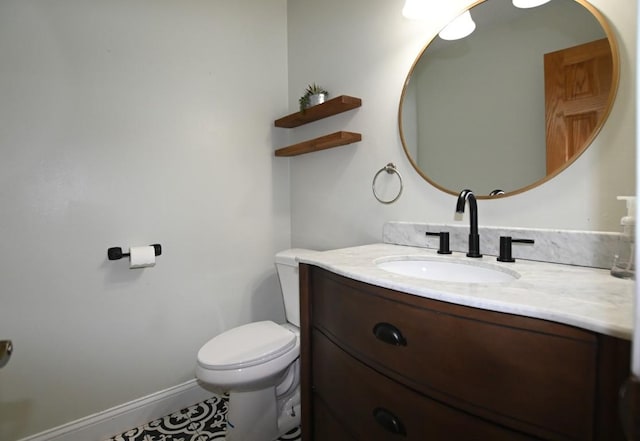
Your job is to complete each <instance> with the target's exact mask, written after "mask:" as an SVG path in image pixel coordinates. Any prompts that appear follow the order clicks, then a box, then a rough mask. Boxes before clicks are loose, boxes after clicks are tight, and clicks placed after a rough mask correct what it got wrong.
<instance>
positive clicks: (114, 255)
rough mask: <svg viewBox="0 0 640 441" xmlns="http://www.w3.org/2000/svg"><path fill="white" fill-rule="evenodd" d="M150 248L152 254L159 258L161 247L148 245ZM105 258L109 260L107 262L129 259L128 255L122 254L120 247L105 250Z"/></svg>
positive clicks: (155, 244) (156, 244)
mask: <svg viewBox="0 0 640 441" xmlns="http://www.w3.org/2000/svg"><path fill="white" fill-rule="evenodd" d="M150 246H152V247H153V250H154V254H155V255H156V256H159V255H161V254H162V246H160V244H158V243H154V244H153V245H150ZM107 257H108V258H109V260H118V259H122V258H123V257H129V253H123V252H122V248H120V247H112V248H109V249H108V250H107Z"/></svg>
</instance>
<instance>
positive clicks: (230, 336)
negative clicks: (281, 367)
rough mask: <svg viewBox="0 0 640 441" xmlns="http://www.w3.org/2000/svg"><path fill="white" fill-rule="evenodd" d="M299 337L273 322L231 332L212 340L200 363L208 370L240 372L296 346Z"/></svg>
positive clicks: (201, 350)
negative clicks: (233, 370)
mask: <svg viewBox="0 0 640 441" xmlns="http://www.w3.org/2000/svg"><path fill="white" fill-rule="evenodd" d="M296 339H297V337H296V335H295V334H294V333H293V332H291V331H290V330H288V329H286V328H284V327H282V326H280V325H278V324H277V323H274V322H272V321H263V322H254V323H249V324H246V325H242V326H238V327H237V328H233V329H230V330H228V331H225V332H223V333H222V334H220V335H217V336H215V337H213V338H212V339H211V340H209V341H208V342H207V343H206V344H205V345H204V346H203V347H202V348H201V349H200V351H199V352H198V363H200V365H201V366H203V367H205V368H209V369H238V368H244V367H249V366H254V365H256V364H260V363H264V362H265V361H269V360H273V359H274V358H277V357H279V356H280V355H282V354H284V353H285V352H287V351H289V350H290V349H291V348H293V347H294V346H295V345H296Z"/></svg>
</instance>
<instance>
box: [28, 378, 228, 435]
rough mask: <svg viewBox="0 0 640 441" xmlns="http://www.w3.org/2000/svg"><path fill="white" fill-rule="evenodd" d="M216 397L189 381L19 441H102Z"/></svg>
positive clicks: (194, 382) (196, 383)
mask: <svg viewBox="0 0 640 441" xmlns="http://www.w3.org/2000/svg"><path fill="white" fill-rule="evenodd" d="M213 395H215V393H214V392H211V391H209V390H207V389H204V388H203V387H202V386H200V384H199V383H198V382H197V381H196V380H190V381H187V382H186V383H183V384H179V385H177V386H174V387H170V388H169V389H165V390H162V391H160V392H156V393H153V394H151V395H147V396H146V397H142V398H139V399H137V400H133V401H130V402H128V403H125V404H121V405H119V406H116V407H112V408H111V409H107V410H104V411H102V412H98V413H95V414H93V415H89V416H87V417H84V418H80V419H79V420H76V421H71V422H70V423H67V424H63V425H62V426H58V427H54V428H53V429H50V430H46V431H44V432H40V433H37V434H35V435H32V436H29V437H27V438H22V439H21V440H19V441H100V440H104V439H106V438H109V437H112V436H115V435H118V434H120V433H123V432H125V431H127V430H129V429H133V428H136V427H139V426H142V425H144V424H146V423H148V422H151V421H153V420H156V419H158V418H162V417H164V416H166V415H169V414H172V413H173V412H177V411H178V410H180V409H184V408H185V407H189V406H191V405H193V404H196V403H199V402H201V401H204V400H206V399H207V398H210V397H212V396H213Z"/></svg>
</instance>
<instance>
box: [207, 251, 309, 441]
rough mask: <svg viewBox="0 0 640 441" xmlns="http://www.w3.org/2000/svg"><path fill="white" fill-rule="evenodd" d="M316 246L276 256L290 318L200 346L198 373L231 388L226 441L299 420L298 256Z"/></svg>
mask: <svg viewBox="0 0 640 441" xmlns="http://www.w3.org/2000/svg"><path fill="white" fill-rule="evenodd" d="M311 253H314V251H310V250H303V249H290V250H286V251H282V252H280V253H278V254H276V256H275V263H276V269H277V272H278V277H279V279H280V287H281V288H282V298H283V300H284V307H285V315H286V318H287V323H285V324H282V325H280V324H277V323H275V322H272V321H260V322H253V323H248V324H246V325H242V326H238V327H236V328H233V329H230V330H228V331H225V332H223V333H222V334H220V335H217V336H216V337H213V338H212V339H211V340H209V341H208V342H207V343H205V345H204V346H202V348H200V351H198V358H197V360H198V361H197V366H196V377H197V378H198V379H199V380H200V381H202V382H203V383H206V384H208V385H210V386H212V387H213V388H215V389H217V390H220V391H223V392H228V393H229V411H228V413H227V433H226V440H227V441H270V440H275V439H276V438H278V437H279V436H280V435H283V434H284V433H286V432H288V431H289V430H291V429H293V428H295V427H297V426H299V425H300V291H299V280H298V261H297V258H298V257H300V256H302V255H308V254H311Z"/></svg>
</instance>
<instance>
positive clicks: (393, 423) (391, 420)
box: [373, 407, 407, 436]
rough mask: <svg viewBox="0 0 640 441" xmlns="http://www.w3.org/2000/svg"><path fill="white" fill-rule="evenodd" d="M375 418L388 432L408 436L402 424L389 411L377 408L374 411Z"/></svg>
mask: <svg viewBox="0 0 640 441" xmlns="http://www.w3.org/2000/svg"><path fill="white" fill-rule="evenodd" d="M373 418H375V420H376V421H377V422H378V424H380V425H381V426H382V427H384V428H385V430H386V431H388V432H391V433H394V434H396V435H402V436H407V432H406V430H404V426H403V425H402V422H401V421H400V420H399V419H398V417H396V416H395V415H394V414H392V413H391V412H389V411H388V410H387V409H383V408H382V407H377V408H375V409H374V410H373Z"/></svg>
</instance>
